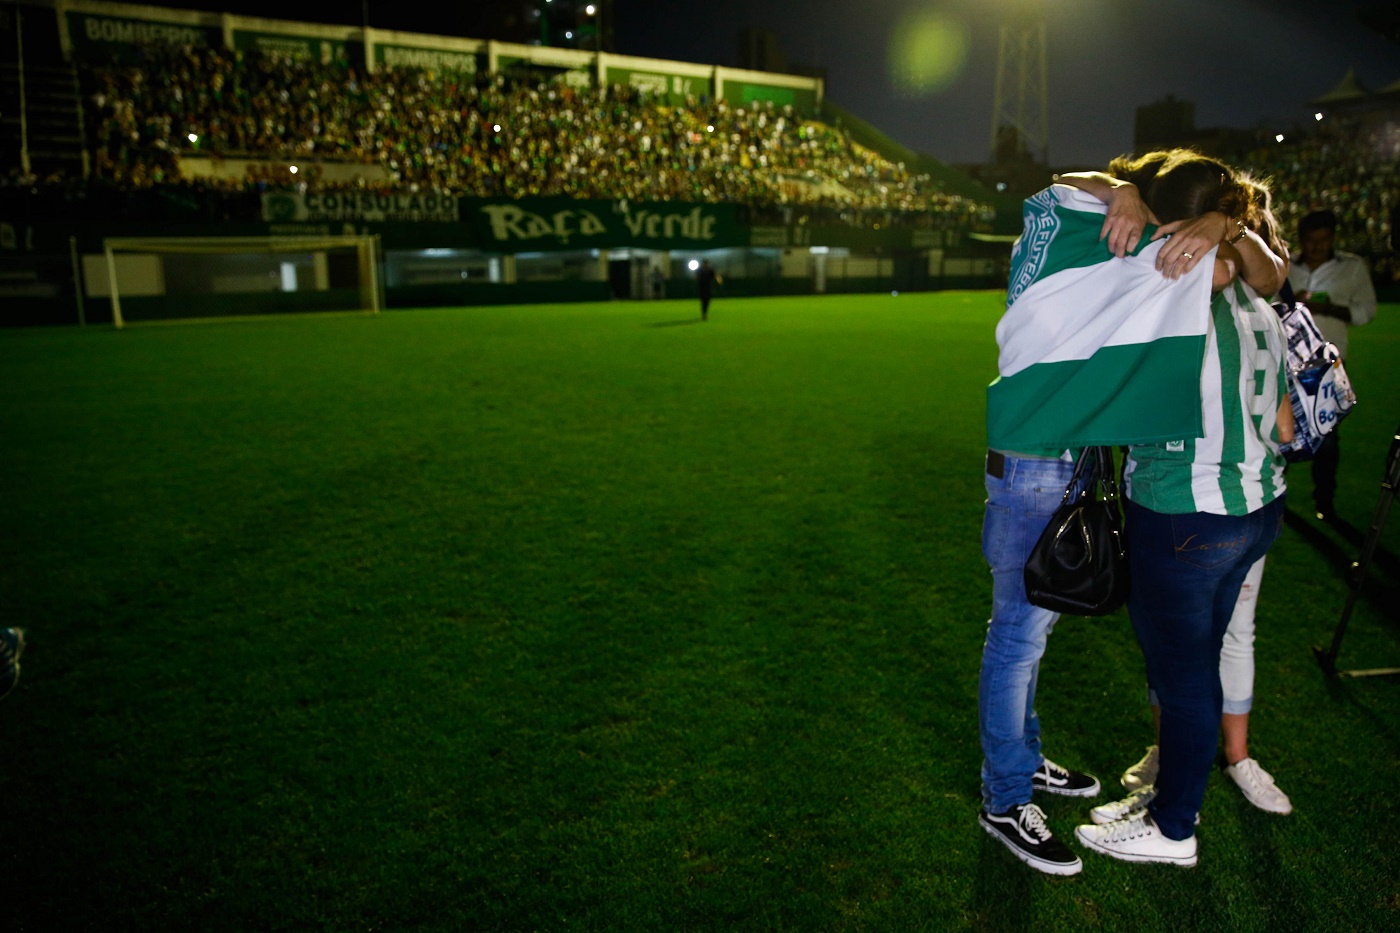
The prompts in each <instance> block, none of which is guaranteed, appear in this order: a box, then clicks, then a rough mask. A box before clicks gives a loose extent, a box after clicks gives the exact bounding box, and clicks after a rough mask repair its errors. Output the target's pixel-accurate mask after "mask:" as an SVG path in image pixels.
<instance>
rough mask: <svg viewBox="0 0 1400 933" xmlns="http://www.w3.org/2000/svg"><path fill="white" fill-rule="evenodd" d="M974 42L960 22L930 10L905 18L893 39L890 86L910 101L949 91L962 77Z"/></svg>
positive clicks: (910, 14)
mask: <svg viewBox="0 0 1400 933" xmlns="http://www.w3.org/2000/svg"><path fill="white" fill-rule="evenodd" d="M971 42H972V32H971V30H970V29H969V28H968V26H967V24H966V23H964V22H963V21H962V20H960V19H954V18H953V17H951V16H943V15H940V14H938V13H934V12H932V11H929V10H918V11H911V12H909V13H907V14H905V15H904V16H903V17H902V18H901V19H900V20H899V21H898V22H897V23H896V24H895V27H894V32H893V33H892V34H891V36H890V49H889V63H890V64H889V68H890V83H891V84H893V85H894V88H895V90H897V91H900V92H901V93H903V94H905V95H907V96H910V97H917V96H922V95H927V94H935V93H937V92H939V91H942V90H944V89H946V88H948V87H949V86H951V85H952V84H954V83H955V82H956V81H957V80H958V78H959V76H960V75H961V74H962V71H963V65H964V64H965V63H966V62H967V53H968V48H969V47H970V45H971Z"/></svg>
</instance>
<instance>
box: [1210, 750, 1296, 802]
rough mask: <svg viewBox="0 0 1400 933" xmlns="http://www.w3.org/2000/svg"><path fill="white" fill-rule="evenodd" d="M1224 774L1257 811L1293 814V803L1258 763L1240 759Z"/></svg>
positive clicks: (1252, 760) (1248, 759)
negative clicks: (1237, 786) (1238, 787)
mask: <svg viewBox="0 0 1400 933" xmlns="http://www.w3.org/2000/svg"><path fill="white" fill-rule="evenodd" d="M1225 773H1226V774H1228V775H1230V780H1232V781H1234V782H1235V783H1236V784H1238V785H1239V786H1240V790H1242V791H1244V799H1245V800H1248V801H1249V802H1250V803H1252V804H1254V805H1255V806H1256V807H1258V808H1259V809H1261V810H1267V811H1268V812H1269V813H1281V814H1284V815H1287V814H1289V813H1292V812H1293V802H1292V801H1291V800H1289V799H1288V795H1287V794H1285V793H1284V792H1283V791H1281V790H1279V789H1278V785H1277V784H1275V783H1274V776H1273V775H1272V774H1270V773H1269V772H1267V771H1265V770H1264V769H1263V768H1261V767H1259V762H1257V761H1255V760H1254V759H1253V758H1243V759H1241V760H1240V761H1238V762H1236V763H1235V764H1232V765H1230V766H1229V767H1228V768H1226V769H1225Z"/></svg>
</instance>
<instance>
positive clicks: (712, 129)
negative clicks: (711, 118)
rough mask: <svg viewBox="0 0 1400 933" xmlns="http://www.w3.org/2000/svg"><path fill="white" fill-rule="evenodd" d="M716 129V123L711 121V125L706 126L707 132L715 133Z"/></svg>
mask: <svg viewBox="0 0 1400 933" xmlns="http://www.w3.org/2000/svg"><path fill="white" fill-rule="evenodd" d="M714 131H715V125H714V124H713V123H711V124H710V125H709V126H707V127H705V132H707V133H713V132H714Z"/></svg>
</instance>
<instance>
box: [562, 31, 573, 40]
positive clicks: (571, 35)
mask: <svg viewBox="0 0 1400 933" xmlns="http://www.w3.org/2000/svg"><path fill="white" fill-rule="evenodd" d="M573 37H574V34H573V33H572V32H566V33H564V38H565V39H572V38H573Z"/></svg>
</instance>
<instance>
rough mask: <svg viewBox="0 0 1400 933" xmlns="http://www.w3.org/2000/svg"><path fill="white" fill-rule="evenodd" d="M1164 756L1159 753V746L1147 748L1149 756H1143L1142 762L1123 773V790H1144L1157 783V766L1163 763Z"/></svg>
mask: <svg viewBox="0 0 1400 933" xmlns="http://www.w3.org/2000/svg"><path fill="white" fill-rule="evenodd" d="M1161 761H1162V756H1161V754H1160V753H1159V752H1158V751H1157V746H1155V745H1149V746H1147V754H1146V755H1143V756H1142V760H1141V761H1139V762H1138V763H1137V764H1135V765H1133V766H1132V767H1131V768H1129V769H1128V770H1127V771H1124V772H1123V789H1124V790H1126V791H1128V792H1130V793H1131V792H1132V791H1135V790H1142V789H1143V788H1144V787H1147V786H1148V785H1149V784H1156V783H1157V766H1158V765H1159V764H1160V763H1161Z"/></svg>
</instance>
